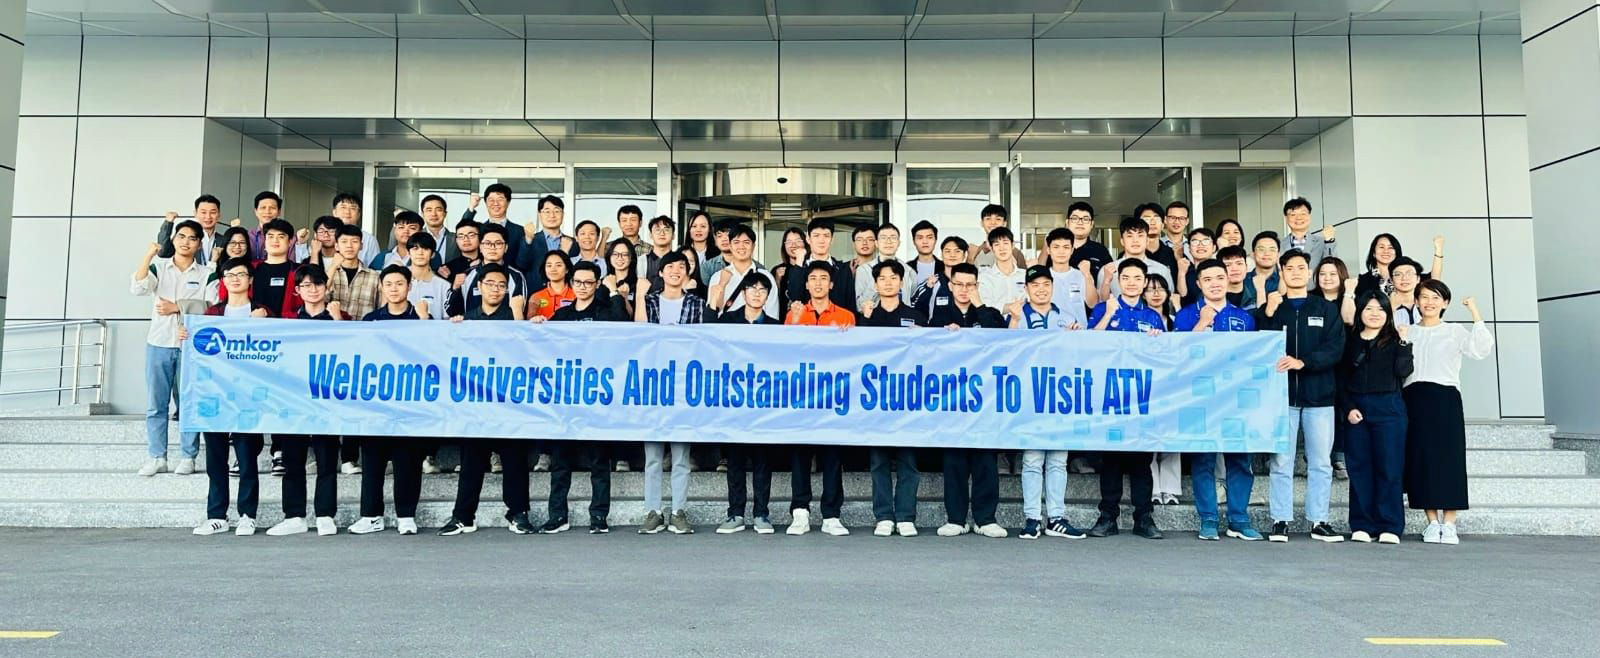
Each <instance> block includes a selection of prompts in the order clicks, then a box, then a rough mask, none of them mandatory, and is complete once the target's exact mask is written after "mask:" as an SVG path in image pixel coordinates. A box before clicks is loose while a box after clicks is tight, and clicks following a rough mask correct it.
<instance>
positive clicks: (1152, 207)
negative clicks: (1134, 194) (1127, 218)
mask: <svg viewBox="0 0 1600 658" xmlns="http://www.w3.org/2000/svg"><path fill="white" fill-rule="evenodd" d="M1146 210H1148V211H1150V212H1153V213H1155V214H1157V215H1165V214H1166V211H1164V210H1162V209H1161V204H1159V203H1141V204H1139V205H1138V206H1135V207H1134V209H1133V217H1134V219H1138V218H1139V216H1140V215H1143V214H1144V212H1145V211H1146Z"/></svg>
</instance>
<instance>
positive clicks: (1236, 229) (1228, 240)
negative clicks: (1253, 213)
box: [1217, 219, 1244, 250]
mask: <svg viewBox="0 0 1600 658" xmlns="http://www.w3.org/2000/svg"><path fill="white" fill-rule="evenodd" d="M1243 245H1244V228H1243V227H1241V226H1240V225H1239V222H1236V221H1234V220H1231V219H1224V220H1222V223H1220V224H1217V249H1218V250H1221V249H1222V248H1223V247H1239V246H1243Z"/></svg>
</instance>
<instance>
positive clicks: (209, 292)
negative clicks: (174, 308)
mask: <svg viewBox="0 0 1600 658" xmlns="http://www.w3.org/2000/svg"><path fill="white" fill-rule="evenodd" d="M213 272H214V270H213V267H212V266H211V265H209V264H206V265H202V264H200V261H198V260H197V261H194V262H192V263H190V264H189V269H187V270H183V269H178V266H176V265H174V264H173V263H172V259H170V258H158V259H156V260H154V261H152V262H151V263H150V273H149V274H147V275H145V277H144V278H143V279H136V278H133V277H132V276H130V277H129V278H130V279H132V281H131V282H130V284H129V286H128V291H129V292H131V293H133V294H135V295H151V296H154V297H159V298H161V299H165V300H169V301H171V302H173V303H175V304H177V305H178V312H177V313H174V314H172V315H159V314H157V313H156V312H155V308H154V303H153V302H152V305H151V311H150V332H149V333H148V334H147V335H146V337H145V342H147V343H149V344H151V345H154V346H156V347H178V346H179V344H178V326H179V325H180V324H182V319H183V314H185V313H190V314H195V315H198V314H201V313H204V312H205V308H206V305H207V302H209V301H210V300H213V299H216V294H217V283H216V278H215V275H214V274H213Z"/></svg>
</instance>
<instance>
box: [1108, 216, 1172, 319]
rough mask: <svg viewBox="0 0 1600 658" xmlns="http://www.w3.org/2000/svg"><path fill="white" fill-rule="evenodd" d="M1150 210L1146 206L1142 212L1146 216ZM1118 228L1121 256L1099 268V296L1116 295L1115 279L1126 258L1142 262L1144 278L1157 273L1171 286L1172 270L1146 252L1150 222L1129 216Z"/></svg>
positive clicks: (1148, 242)
mask: <svg viewBox="0 0 1600 658" xmlns="http://www.w3.org/2000/svg"><path fill="white" fill-rule="evenodd" d="M1150 212H1151V211H1150V210H1149V209H1148V208H1146V209H1145V211H1144V214H1145V215H1146V216H1148V215H1149V214H1150ZM1118 229H1119V231H1120V232H1121V235H1122V258H1118V259H1117V260H1114V261H1111V265H1110V266H1109V267H1104V268H1101V269H1100V298H1101V299H1103V300H1106V301H1112V298H1113V297H1115V296H1116V295H1115V294H1114V293H1115V291H1116V290H1118V289H1119V286H1118V285H1117V281H1118V280H1119V279H1120V278H1121V276H1122V275H1121V272H1122V263H1123V262H1125V261H1128V260H1137V261H1139V262H1141V263H1144V267H1145V269H1144V270H1143V271H1142V272H1141V274H1145V275H1146V278H1148V275H1149V274H1159V275H1161V278H1163V279H1166V281H1167V285H1168V286H1171V285H1172V270H1170V269H1167V266H1166V265H1163V264H1161V263H1159V262H1156V260H1155V259H1154V258H1152V257H1151V256H1150V254H1149V253H1147V252H1146V249H1147V247H1149V245H1150V222H1149V221H1148V220H1144V219H1139V218H1136V217H1130V218H1128V219H1124V220H1122V224H1121V225H1120V226H1118ZM1139 292H1140V294H1143V293H1144V290H1143V289H1140V291H1139Z"/></svg>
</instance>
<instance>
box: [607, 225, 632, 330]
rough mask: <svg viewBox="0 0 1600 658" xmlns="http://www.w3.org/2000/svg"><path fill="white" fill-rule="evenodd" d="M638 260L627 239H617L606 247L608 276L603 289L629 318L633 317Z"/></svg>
mask: <svg viewBox="0 0 1600 658" xmlns="http://www.w3.org/2000/svg"><path fill="white" fill-rule="evenodd" d="M637 260H638V258H637V256H636V254H635V253H634V251H633V244H632V243H630V242H628V239H627V238H617V239H616V240H613V241H612V242H611V244H609V245H607V246H606V276H605V278H604V279H602V280H601V283H602V286H601V287H602V288H604V289H605V294H606V296H607V297H609V298H611V299H612V303H613V304H616V305H618V309H619V310H621V311H623V314H624V315H626V316H627V317H633V292H634V282H635V280H636V279H638V277H639V272H638V270H639V268H638V267H637V266H636V262H637Z"/></svg>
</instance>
